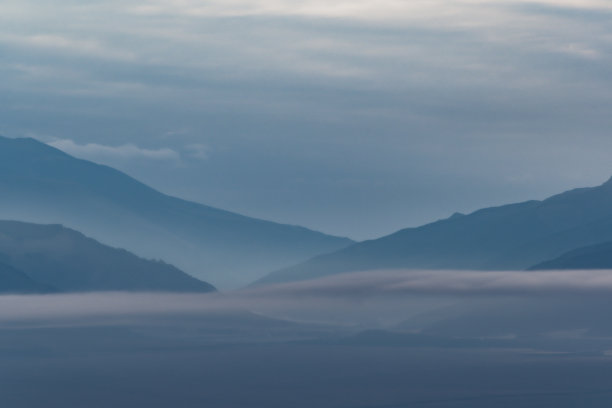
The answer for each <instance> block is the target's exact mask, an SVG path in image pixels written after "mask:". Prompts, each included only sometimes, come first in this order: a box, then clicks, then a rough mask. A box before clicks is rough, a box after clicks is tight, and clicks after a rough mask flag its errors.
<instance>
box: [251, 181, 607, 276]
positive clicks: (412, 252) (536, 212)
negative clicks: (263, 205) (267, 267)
mask: <svg viewBox="0 0 612 408" xmlns="http://www.w3.org/2000/svg"><path fill="white" fill-rule="evenodd" d="M611 240H612V180H610V181H608V182H606V183H605V184H603V185H601V186H599V187H591V188H580V189H575V190H571V191H568V192H565V193H562V194H559V195H556V196H553V197H551V198H548V199H546V200H544V201H527V202H523V203H519V204H511V205H505V206H501V207H494V208H486V209H483V210H479V211H476V212H474V213H472V214H469V215H460V214H456V215H454V216H452V217H450V218H448V219H445V220H440V221H437V222H434V223H431V224H427V225H424V226H422V227H418V228H407V229H404V230H401V231H398V232H396V233H394V234H392V235H388V236H385V237H383V238H380V239H376V240H371V241H365V242H362V243H358V244H355V245H352V246H349V247H347V248H345V249H343V250H340V251H336V252H333V253H330V254H325V255H321V256H317V257H315V258H313V259H311V260H309V261H306V262H304V263H301V264H298V265H296V266H292V267H289V268H284V269H281V270H279V271H277V272H274V273H272V274H270V275H268V276H267V277H265V278H263V279H261V280H260V281H258V282H257V283H274V282H286V281H293V280H304V279H311V278H316V277H321V276H327V275H333V274H336V273H343V272H351V271H363V270H372V269H389V268H423V269H477V270H478V269H479V270H486V269H492V270H500V269H507V270H514V269H517V270H523V269H525V268H528V267H530V266H532V265H534V264H537V263H539V262H542V261H545V260H548V259H552V258H555V257H557V256H559V255H561V254H563V253H564V252H566V251H568V250H571V249H574V248H578V247H581V246H586V245H592V244H596V243H601V242H605V241H611Z"/></svg>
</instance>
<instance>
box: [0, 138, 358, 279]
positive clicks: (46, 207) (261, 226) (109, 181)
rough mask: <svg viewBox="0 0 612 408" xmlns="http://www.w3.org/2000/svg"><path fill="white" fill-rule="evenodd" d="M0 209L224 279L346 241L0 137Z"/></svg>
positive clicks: (253, 274) (249, 275) (7, 215)
mask: <svg viewBox="0 0 612 408" xmlns="http://www.w3.org/2000/svg"><path fill="white" fill-rule="evenodd" d="M0 191H2V200H1V202H0V216H1V217H2V218H4V219H17V220H23V221H29V222H36V223H43V224H48V223H59V224H63V225H66V226H68V227H71V228H75V229H77V230H79V231H82V232H83V233H85V234H87V235H88V236H91V237H94V238H96V239H98V240H100V241H102V242H104V243H107V244H110V245H113V246H118V247H122V248H126V249H129V250H131V251H133V252H135V253H136V254H138V255H140V256H144V257H147V258H163V259H165V260H167V261H169V262H172V263H173V264H176V265H177V266H179V267H180V268H182V269H184V270H186V271H187V272H189V273H191V274H192V275H194V276H197V277H200V278H204V279H205V280H207V281H212V282H214V283H215V284H217V283H219V284H221V285H223V286H228V285H229V286H237V285H240V284H246V283H248V282H250V281H252V280H254V279H256V278H258V277H261V276H262V275H263V274H264V273H265V272H267V271H270V270H273V269H277V268H280V267H282V266H286V265H291V264H293V263H296V262H299V261H301V260H304V259H308V258H310V257H312V256H315V255H317V254H320V253H325V252H330V251H335V250H337V249H340V248H343V247H345V246H347V245H349V244H351V243H352V241H350V240H349V239H346V238H338V237H333V236H329V235H325V234H322V233H319V232H314V231H311V230H308V229H306V228H302V227H297V226H289V225H282V224H277V223H273V222H268V221H262V220H258V219H254V218H249V217H246V216H242V215H238V214H234V213H231V212H227V211H223V210H219V209H216V208H211V207H207V206H205V205H201V204H196V203H193V202H189V201H185V200H181V199H178V198H174V197H170V196H167V195H164V194H162V193H160V192H158V191H156V190H154V189H152V188H150V187H148V186H146V185H144V184H142V183H140V182H138V181H136V180H134V179H133V178H131V177H129V176H127V175H125V174H124V173H121V172H119V171H117V170H114V169H112V168H110V167H107V166H102V165H98V164H94V163H92V162H89V161H85V160H79V159H75V158H74V157H72V156H69V155H67V154H65V153H63V152H61V151H60V150H57V149H55V148H53V147H50V146H48V145H46V144H44V143H41V142H38V141H36V140H34V139H8V138H2V137H0Z"/></svg>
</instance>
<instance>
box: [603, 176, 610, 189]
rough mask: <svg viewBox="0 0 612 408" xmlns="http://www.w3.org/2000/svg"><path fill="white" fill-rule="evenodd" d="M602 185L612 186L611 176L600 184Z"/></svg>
mask: <svg viewBox="0 0 612 408" xmlns="http://www.w3.org/2000/svg"><path fill="white" fill-rule="evenodd" d="M601 186H602V187H612V177H610V178H609V179H608V180H607V181H606V182H605V183H603V184H602V185H601Z"/></svg>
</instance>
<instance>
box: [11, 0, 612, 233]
mask: <svg viewBox="0 0 612 408" xmlns="http://www.w3.org/2000/svg"><path fill="white" fill-rule="evenodd" d="M611 50H612V4H610V2H607V1H597V0H584V1H572V0H542V1H521V0H515V1H506V0H496V1H492V0H445V1H442V0H430V1H419V0H415V1H402V0H352V1H336V0H328V1H321V0H304V1H300V2H295V1H291V0H250V1H246V0H223V1H221V0H210V1H204V0H149V1H135V0H88V1H83V0H61V1H60V0H4V1H2V2H1V3H0V77H1V78H2V80H1V81H0V134H2V135H4V136H9V137H24V136H25V137H34V138H36V139H39V140H42V141H44V142H46V143H49V144H51V145H52V146H55V147H57V148H59V149H62V150H64V151H66V152H68V153H70V154H73V155H75V156H77V157H82V158H86V159H89V160H93V161H96V162H99V163H104V164H108V165H111V166H113V167H116V168H118V169H121V170H123V171H125V172H127V173H128V174H130V175H132V176H135V177H136V178H138V179H140V180H142V181H144V182H146V183H147V184H149V185H151V186H153V187H155V188H157V189H159V190H161V191H163V192H166V193H169V194H173V195H177V196H180V197H183V198H188V199H192V200H195V201H199V202H202V203H205V204H208V205H213V206H216V207H220V208H223V209H227V210H232V211H237V212H240V213H243V214H247V215H251V216H255V217H260V218H265V219H270V220H274V221H279V222H283V223H290V224H299V225H304V226H307V227H310V228H313V229H317V230H321V231H324V232H327V233H332V234H337V235H342V236H349V237H351V238H354V239H367V238H374V237H378V236H381V235H384V234H388V233H391V232H394V231H396V230H398V229H400V228H404V227H408V226H416V225H420V224H422V223H425V222H428V221H432V220H435V219H438V218H443V217H447V216H450V215H451V214H452V213H454V212H456V211H459V212H469V211H473V210H475V209H478V208H480V207H484V206H489V205H496V204H502V203H507V202H513V201H521V200H526V199H540V198H544V197H546V196H548V195H551V194H554V193H557V192H561V191H563V190H565V189H569V188H573V187H579V186H588V185H597V184H600V183H602V182H604V181H605V180H607V179H608V178H609V177H610V176H611V175H612V164H611V162H610V160H609V152H610V151H612V137H610V134H609V130H610V129H611V128H612V126H611V125H612V115H610V111H611V109H612V92H611V91H612V63H611V62H612V61H610V59H611V58H610V55H611V53H610V51H611Z"/></svg>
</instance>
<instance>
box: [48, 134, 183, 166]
mask: <svg viewBox="0 0 612 408" xmlns="http://www.w3.org/2000/svg"><path fill="white" fill-rule="evenodd" d="M48 144H49V145H50V146H53V147H55V148H57V149H60V150H62V151H64V152H66V153H68V154H70V155H74V156H76V157H79V158H84V159H89V160H93V161H99V160H108V159H111V160H112V159H150V160H180V155H179V153H178V152H176V151H175V150H172V149H169V148H160V149H145V148H142V147H138V146H136V145H134V144H124V145H120V146H106V145H102V144H97V143H87V144H78V143H76V142H74V141H73V140H70V139H59V140H54V141H52V142H49V143H48Z"/></svg>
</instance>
